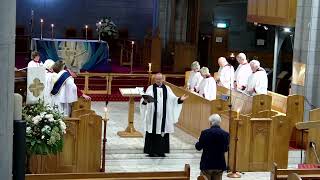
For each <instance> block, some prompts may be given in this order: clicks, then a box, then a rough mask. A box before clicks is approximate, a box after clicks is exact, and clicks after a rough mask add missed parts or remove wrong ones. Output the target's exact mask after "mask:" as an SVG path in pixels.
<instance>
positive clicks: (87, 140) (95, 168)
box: [30, 101, 102, 173]
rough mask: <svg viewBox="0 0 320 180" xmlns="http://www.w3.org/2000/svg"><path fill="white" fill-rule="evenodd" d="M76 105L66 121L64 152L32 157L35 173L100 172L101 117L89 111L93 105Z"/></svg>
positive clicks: (88, 103) (32, 169)
mask: <svg viewBox="0 0 320 180" xmlns="http://www.w3.org/2000/svg"><path fill="white" fill-rule="evenodd" d="M84 103H85V104H81V103H79V104H76V105H75V106H74V107H78V108H79V109H77V110H73V112H72V117H71V118H66V119H65V120H64V121H65V123H66V126H67V129H66V134H65V135H64V137H63V138H64V146H63V150H62V152H61V153H58V154H57V155H50V156H40V155H37V156H33V157H32V159H31V162H30V164H31V165H30V168H31V172H33V173H67V172H68V173H71V172H99V171H100V164H101V141H102V140H101V137H102V134H101V133H102V118H101V117H100V116H98V115H96V114H95V112H94V111H92V110H90V109H84V107H91V103H90V101H89V102H84Z"/></svg>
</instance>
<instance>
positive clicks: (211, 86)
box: [199, 77, 217, 101]
mask: <svg viewBox="0 0 320 180" xmlns="http://www.w3.org/2000/svg"><path fill="white" fill-rule="evenodd" d="M199 94H200V95H201V96H202V97H204V98H206V99H208V100H210V101H211V100H214V99H216V94H217V84H216V81H215V80H214V78H213V77H208V78H204V79H203V80H202V81H201V83H200V85H199Z"/></svg>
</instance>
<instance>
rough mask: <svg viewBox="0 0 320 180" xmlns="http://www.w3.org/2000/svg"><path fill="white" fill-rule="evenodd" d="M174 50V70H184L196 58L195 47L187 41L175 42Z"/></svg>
mask: <svg viewBox="0 0 320 180" xmlns="http://www.w3.org/2000/svg"><path fill="white" fill-rule="evenodd" d="M174 52H175V53H174V72H185V71H186V68H189V67H190V64H191V63H192V62H193V61H194V60H195V59H196V47H195V45H192V44H189V43H176V44H175V51H174Z"/></svg>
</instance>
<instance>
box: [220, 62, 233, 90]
mask: <svg viewBox="0 0 320 180" xmlns="http://www.w3.org/2000/svg"><path fill="white" fill-rule="evenodd" d="M218 74H219V79H220V82H219V83H218V85H219V86H223V87H225V88H228V89H230V86H231V89H232V88H233V81H234V68H233V66H231V65H226V66H223V67H220V68H219V71H218Z"/></svg>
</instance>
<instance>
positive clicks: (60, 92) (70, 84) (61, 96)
mask: <svg viewBox="0 0 320 180" xmlns="http://www.w3.org/2000/svg"><path fill="white" fill-rule="evenodd" d="M64 67H65V64H64V62H62V61H57V62H56V63H55V64H54V65H53V67H52V68H53V70H54V71H55V72H56V73H58V74H57V80H56V82H55V83H54V85H53V88H52V91H51V94H52V95H53V103H54V104H55V105H57V106H58V108H59V110H60V112H61V113H63V115H64V116H67V117H68V116H70V114H71V104H72V103H73V102H76V101H77V100H78V95H77V86H76V84H75V83H74V78H73V77H72V75H71V73H70V72H69V71H67V70H64Z"/></svg>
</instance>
